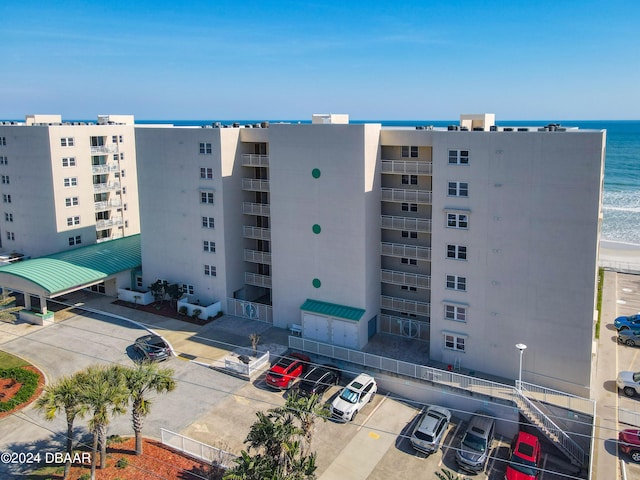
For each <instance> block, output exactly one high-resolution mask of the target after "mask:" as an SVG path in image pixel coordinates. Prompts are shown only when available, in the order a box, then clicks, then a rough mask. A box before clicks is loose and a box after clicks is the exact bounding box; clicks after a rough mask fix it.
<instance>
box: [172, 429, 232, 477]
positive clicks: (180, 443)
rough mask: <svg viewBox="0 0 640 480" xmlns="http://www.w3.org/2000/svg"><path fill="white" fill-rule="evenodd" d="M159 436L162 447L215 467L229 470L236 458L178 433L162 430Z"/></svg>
mask: <svg viewBox="0 0 640 480" xmlns="http://www.w3.org/2000/svg"><path fill="white" fill-rule="evenodd" d="M160 435H161V438H162V444H163V445H166V446H168V447H171V448H173V449H174V450H178V451H179V452H182V453H185V454H187V455H189V456H191V457H193V458H197V459H198V460H202V461H205V462H207V463H209V464H213V463H214V462H215V464H216V465H219V466H221V467H224V468H229V467H231V466H233V461H234V460H235V459H236V458H238V457H237V456H236V455H234V454H233V453H229V452H225V451H224V450H221V449H219V448H216V447H212V446H211V445H207V444H206V443H202V442H199V441H197V440H194V439H192V438H189V437H185V436H184V435H180V434H179V433H175V432H171V431H169V430H165V429H164V428H161V429H160Z"/></svg>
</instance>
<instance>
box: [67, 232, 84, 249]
mask: <svg viewBox="0 0 640 480" xmlns="http://www.w3.org/2000/svg"><path fill="white" fill-rule="evenodd" d="M81 243H82V238H81V237H80V235H76V236H75V237H69V246H71V247H72V246H74V245H80V244H81Z"/></svg>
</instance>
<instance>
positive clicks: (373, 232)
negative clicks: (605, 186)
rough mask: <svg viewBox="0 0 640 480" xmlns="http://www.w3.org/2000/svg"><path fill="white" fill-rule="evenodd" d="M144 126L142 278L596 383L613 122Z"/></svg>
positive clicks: (260, 315) (330, 336) (470, 358)
mask: <svg viewBox="0 0 640 480" xmlns="http://www.w3.org/2000/svg"><path fill="white" fill-rule="evenodd" d="M135 137H136V138H135V145H136V158H137V168H138V170H139V175H138V183H139V200H140V209H141V210H140V211H141V230H142V236H141V238H142V262H143V282H142V283H143V284H144V285H148V284H150V283H152V282H153V281H155V280H157V279H162V280H167V281H169V282H171V283H179V284H181V285H182V286H183V288H184V290H185V292H186V293H187V295H188V296H189V299H190V301H192V302H194V303H199V304H202V305H207V304H210V303H213V302H222V303H223V305H225V306H226V309H225V313H229V314H233V315H236V316H239V317H246V318H252V319H258V320H262V321H266V322H269V323H273V324H274V325H276V326H279V327H283V328H290V327H292V326H295V328H296V330H301V334H302V336H303V337H305V338H309V339H313V340H317V341H319V342H323V343H328V344H334V345H341V346H345V347H349V348H353V349H361V348H363V347H364V346H365V345H366V344H367V342H368V339H369V338H371V336H372V335H374V334H376V333H387V334H392V335H399V336H404V337H409V338H412V339H414V340H415V341H422V342H428V344H429V351H430V353H429V358H416V359H414V361H415V362H416V363H424V362H426V361H427V360H429V359H430V360H432V361H438V362H443V363H445V364H450V365H454V366H461V367H463V368H467V369H473V370H477V371H482V372H487V373H490V374H494V375H498V376H501V377H505V378H513V379H515V378H517V376H518V352H517V350H516V348H515V345H516V344H517V343H524V344H526V345H527V346H528V349H527V353H526V356H525V363H524V369H523V380H525V381H529V382H532V383H537V384H540V385H545V386H548V387H551V388H557V389H560V390H563V391H568V392H573V393H577V394H581V395H587V396H588V390H589V385H590V377H591V348H592V340H593V334H594V311H595V292H596V283H597V256H598V242H599V231H600V222H601V218H602V215H601V212H602V208H601V202H602V179H603V168H604V148H605V132H604V131H594V130H591V131H585V130H579V129H576V128H565V127H561V126H558V125H555V124H554V125H548V126H546V127H526V126H522V127H501V126H496V124H495V118H494V116H493V115H491V114H482V115H462V116H461V117H460V123H459V124H456V125H451V126H449V127H448V128H432V127H422V126H420V127H415V126H408V127H402V128H400V127H394V128H390V127H389V128H388V127H383V126H381V125H380V124H377V123H369V124H367V123H365V124H362V123H359V124H351V123H349V119H348V116H346V115H314V116H313V121H312V123H311V124H288V123H275V124H274V123H272V124H267V123H266V122H263V123H262V124H255V125H239V124H234V125H227V126H222V125H212V126H207V127H206V128H203V127H173V126H136V128H135ZM1 148H4V147H0V149H1ZM63 178H64V176H63ZM2 186H3V187H4V185H2Z"/></svg>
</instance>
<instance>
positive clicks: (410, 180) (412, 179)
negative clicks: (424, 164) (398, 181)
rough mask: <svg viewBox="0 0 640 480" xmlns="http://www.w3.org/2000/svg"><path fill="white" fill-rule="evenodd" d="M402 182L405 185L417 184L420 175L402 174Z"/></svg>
mask: <svg viewBox="0 0 640 480" xmlns="http://www.w3.org/2000/svg"><path fill="white" fill-rule="evenodd" d="M402 184H403V185H417V184H418V176H417V175H402Z"/></svg>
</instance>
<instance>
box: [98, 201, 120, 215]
mask: <svg viewBox="0 0 640 480" xmlns="http://www.w3.org/2000/svg"><path fill="white" fill-rule="evenodd" d="M121 206H122V200H120V199H119V198H117V199H113V200H107V201H106V202H96V203H95V209H96V212H98V211H101V210H110V209H112V208H119V207H121Z"/></svg>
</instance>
